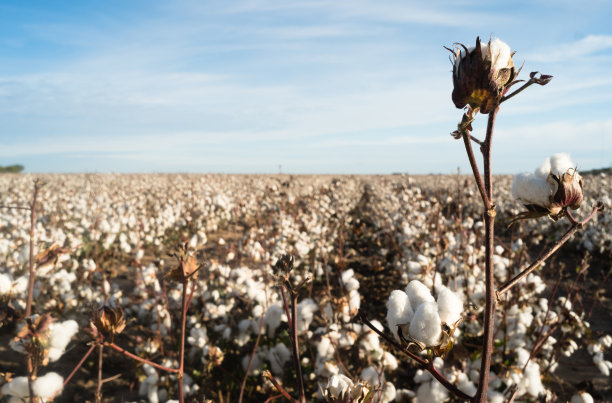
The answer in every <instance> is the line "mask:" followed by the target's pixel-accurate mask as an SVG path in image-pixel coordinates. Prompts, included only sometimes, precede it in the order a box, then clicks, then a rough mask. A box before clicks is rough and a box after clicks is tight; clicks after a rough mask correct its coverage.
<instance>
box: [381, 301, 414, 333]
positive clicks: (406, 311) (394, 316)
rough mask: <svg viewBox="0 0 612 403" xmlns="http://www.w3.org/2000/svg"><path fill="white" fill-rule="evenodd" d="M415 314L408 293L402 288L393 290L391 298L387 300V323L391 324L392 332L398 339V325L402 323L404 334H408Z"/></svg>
mask: <svg viewBox="0 0 612 403" xmlns="http://www.w3.org/2000/svg"><path fill="white" fill-rule="evenodd" d="M413 316H414V312H413V311H412V307H411V306H410V300H408V295H407V294H406V293H405V292H404V291H402V290H393V291H391V295H389V300H388V301H387V324H388V325H389V329H390V330H391V333H393V336H394V337H395V338H396V339H397V340H399V335H398V333H397V326H398V325H401V326H402V334H403V335H404V336H407V335H408V326H409V324H410V321H411V320H412V317H413Z"/></svg>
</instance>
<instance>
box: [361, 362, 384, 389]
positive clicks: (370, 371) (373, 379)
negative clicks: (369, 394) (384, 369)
mask: <svg viewBox="0 0 612 403" xmlns="http://www.w3.org/2000/svg"><path fill="white" fill-rule="evenodd" d="M359 377H360V378H361V379H363V381H364V382H367V383H368V384H369V385H371V386H377V385H379V384H380V379H381V377H380V375H379V373H378V371H377V370H376V368H374V367H373V366H371V365H370V366H369V367H365V368H364V369H363V371H361V375H360V376H359ZM383 379H384V376H383Z"/></svg>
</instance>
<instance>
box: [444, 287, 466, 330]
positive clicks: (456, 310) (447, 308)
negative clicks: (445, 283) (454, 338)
mask: <svg viewBox="0 0 612 403" xmlns="http://www.w3.org/2000/svg"><path fill="white" fill-rule="evenodd" d="M462 312H463V302H462V301H461V298H459V296H458V295H457V294H455V293H454V292H452V291H451V290H449V289H448V288H446V287H444V288H443V289H442V291H440V293H439V294H438V314H439V315H440V320H441V321H442V322H444V323H446V324H447V325H449V326H451V325H452V324H453V323H455V322H457V321H458V320H459V319H460V318H461V313H462Z"/></svg>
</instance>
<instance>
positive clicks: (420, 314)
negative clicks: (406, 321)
mask: <svg viewBox="0 0 612 403" xmlns="http://www.w3.org/2000/svg"><path fill="white" fill-rule="evenodd" d="M409 332H410V336H412V337H413V338H415V339H416V340H418V341H420V342H421V343H423V344H425V345H426V346H435V345H437V344H438V342H439V341H440V336H441V334H442V329H441V327H440V315H439V314H438V305H437V304H436V303H435V302H425V303H423V304H421V305H420V306H419V307H418V308H417V310H416V312H415V313H414V317H413V318H412V322H410V329H409Z"/></svg>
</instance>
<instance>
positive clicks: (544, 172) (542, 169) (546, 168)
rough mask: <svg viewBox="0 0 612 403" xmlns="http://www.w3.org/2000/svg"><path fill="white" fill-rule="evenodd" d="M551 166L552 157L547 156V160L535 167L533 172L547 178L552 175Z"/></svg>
mask: <svg viewBox="0 0 612 403" xmlns="http://www.w3.org/2000/svg"><path fill="white" fill-rule="evenodd" d="M550 168H551V166H550V158H546V160H544V162H543V163H542V164H541V165H540V166H539V167H537V168H536V169H535V171H534V172H533V174H534V175H535V176H537V177H538V178H542V179H546V178H548V176H549V175H550Z"/></svg>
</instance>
